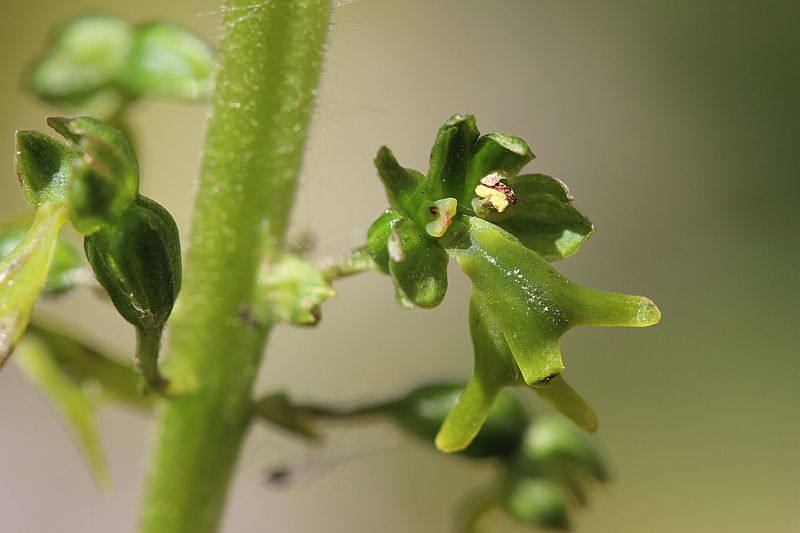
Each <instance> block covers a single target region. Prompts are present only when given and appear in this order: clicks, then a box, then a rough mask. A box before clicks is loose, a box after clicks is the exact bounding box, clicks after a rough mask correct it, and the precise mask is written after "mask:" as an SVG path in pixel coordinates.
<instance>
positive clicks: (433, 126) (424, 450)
mask: <svg viewBox="0 0 800 533" xmlns="http://www.w3.org/2000/svg"><path fill="white" fill-rule="evenodd" d="M98 9H101V10H105V11H109V12H111V13H114V14H118V15H121V16H124V17H125V18H127V19H129V20H131V21H143V20H148V19H153V18H165V19H169V20H173V21H177V22H179V23H181V24H183V25H186V26H188V27H190V28H192V29H194V30H196V31H197V32H199V33H200V34H201V35H203V36H205V37H207V38H208V39H209V40H210V41H212V42H216V41H217V40H218V37H219V31H218V23H219V13H218V12H217V10H218V6H217V2H216V1H214V0H191V1H190V0H173V1H172V2H162V1H158V0H138V1H137V2H127V1H122V0H102V1H101V0H27V1H25V2H11V1H8V0H6V1H4V2H2V6H0V15H1V16H0V65H2V73H3V76H2V77H1V78H0V169H2V178H1V179H0V213H2V217H3V218H6V217H8V216H10V215H12V214H13V213H17V212H20V211H23V210H25V209H26V205H25V204H24V201H23V198H22V195H21V194H20V192H19V189H18V186H17V183H16V179H15V177H14V172H13V155H14V144H13V142H14V130H15V129H38V130H40V131H45V129H46V128H45V123H44V121H45V117H46V116H48V115H49V114H57V110H54V109H52V108H49V107H48V106H46V105H44V104H42V103H40V102H37V101H36V100H35V99H34V98H33V97H31V96H30V95H28V94H26V93H25V92H24V91H23V90H22V89H21V87H20V76H21V74H22V72H23V71H24V69H25V67H26V64H27V63H28V62H29V61H30V59H31V58H32V57H34V56H35V55H36V54H38V53H39V52H40V51H41V49H42V47H43V45H44V42H45V39H46V37H47V36H48V34H49V32H50V30H51V29H52V28H54V27H55V26H56V25H58V24H59V23H61V22H63V21H64V20H66V19H68V18H69V17H71V16H73V15H75V14H78V13H83V12H85V11H87V10H98ZM798 24H800V3H798V2H793V1H789V0H785V1H775V2H754V1H752V2H730V1H727V2H722V1H701V2H697V1H689V0H673V1H669V2H667V1H662V2H638V1H611V2H609V1H604V2H581V3H575V2H544V1H533V0H516V1H512V0H498V1H495V2H488V1H477V0H446V1H445V0H439V1H437V2H430V1H423V0H406V1H403V2H397V1H386V0H360V1H357V2H355V3H352V4H350V5H347V6H345V7H341V8H339V9H337V11H336V12H335V14H334V15H333V27H332V32H331V35H330V45H329V49H328V51H327V56H326V64H325V69H324V70H325V72H324V77H323V82H322V87H321V92H320V95H321V96H320V101H319V105H318V106H317V110H316V115H315V119H314V126H313V134H312V138H311V141H310V144H309V147H308V153H307V155H306V162H305V167H304V172H303V185H302V187H301V189H300V191H299V203H298V205H297V210H296V212H295V217H294V224H293V231H294V233H296V234H299V233H302V232H303V231H311V232H313V233H314V234H315V235H316V237H317V240H318V246H317V248H316V249H315V250H314V252H313V258H314V259H323V258H325V257H326V256H329V255H333V254H338V253H340V252H341V251H344V250H346V249H349V248H351V247H354V246H358V245H359V244H361V243H362V242H363V240H364V235H365V232H366V229H367V228H368V226H369V224H370V223H371V221H372V220H373V219H374V218H375V217H376V216H377V215H378V214H379V213H380V212H381V211H382V210H383V208H384V206H385V204H386V200H385V197H384V194H383V190H382V187H381V185H380V183H379V181H378V179H377V178H376V176H375V171H374V169H373V167H372V163H371V160H372V158H373V156H374V154H375V152H376V150H377V149H378V147H379V146H380V145H381V144H386V145H388V146H390V147H391V148H392V149H393V150H394V152H395V154H396V155H397V156H398V158H399V159H400V161H401V163H402V164H404V165H405V166H410V167H413V168H417V169H420V170H423V171H424V170H425V169H426V165H427V158H428V151H429V149H430V146H431V144H432V141H433V137H434V135H435V132H436V130H437V128H438V127H439V125H440V124H441V123H442V122H443V121H444V120H445V119H447V118H448V117H449V116H450V115H451V114H453V113H456V112H458V113H474V114H476V115H477V117H478V126H479V128H480V129H481V131H482V132H492V131H504V132H509V133H513V134H516V135H519V136H521V137H523V138H524V139H526V140H527V141H528V142H529V144H530V145H531V147H532V148H533V150H534V152H535V153H536V154H537V155H538V158H537V159H536V160H535V161H533V162H532V163H531V164H530V165H529V167H528V168H529V169H530V170H531V171H534V172H544V173H548V174H551V175H553V176H556V177H559V178H561V179H563V180H564V181H565V182H566V183H567V184H568V185H569V186H570V189H571V191H572V193H573V195H574V196H575V197H576V203H577V205H578V206H579V207H580V208H582V209H583V211H584V212H585V213H587V214H588V215H589V216H590V217H591V218H592V220H593V221H594V223H595V225H596V226H597V228H598V233H597V235H596V236H595V237H594V238H592V239H591V240H590V241H589V242H588V243H587V244H586V245H585V246H584V248H583V249H582V251H581V253H580V254H578V255H577V256H575V257H573V258H571V259H568V260H567V261H565V262H563V263H559V264H557V265H556V266H557V268H558V269H559V270H561V271H562V272H563V273H565V274H566V275H567V276H569V277H570V278H571V279H573V280H575V281H577V282H580V283H582V284H586V285H589V286H593V287H597V288H603V289H607V290H615V291H621V292H628V293H634V294H645V295H647V296H650V297H652V298H653V299H654V300H655V301H656V302H657V303H658V305H659V306H660V308H661V310H662V313H663V320H662V322H661V324H660V325H658V326H656V327H653V328H646V329H642V330H631V329H600V328H582V329H578V330H575V331H573V332H571V333H570V334H569V335H567V337H566V338H565V339H564V341H563V345H562V347H563V353H564V359H565V364H566V366H567V370H566V376H567V377H568V379H569V380H570V381H571V382H572V383H573V385H575V387H576V388H577V389H578V390H580V391H581V392H582V393H583V394H584V396H585V397H586V398H587V399H588V400H589V402H590V403H591V404H592V405H593V406H594V408H595V409H596V410H597V412H598V414H599V416H600V430H599V432H598V434H597V439H598V440H599V441H600V442H601V443H602V446H603V448H604V449H605V450H606V453H607V455H608V457H609V459H610V462H611V464H612V470H613V475H614V480H613V483H612V484H611V485H609V486H606V487H601V488H600V490H597V491H593V493H592V495H591V505H590V507H589V508H588V509H584V510H582V511H580V512H579V513H577V515H576V518H575V523H576V524H575V525H576V528H575V529H576V530H577V531H579V532H608V533H612V532H613V533H625V532H631V533H633V532H642V531H647V532H650V533H658V532H674V531H680V532H682V533H691V532H709V531H725V532H727V533H735V532H753V531H769V532H790V531H797V530H798V529H797V528H798V527H799V526H798V524H800V466H799V465H800V462H798V460H797V453H798V451H799V450H800V391H798V379H799V378H800V364H799V363H798V361H799V360H800V353H798V351H800V350H799V348H800V342H799V341H798V339H799V336H798V331H800V318H798V317H799V316H800V314H798V312H797V305H798V304H797V302H798V297H799V296H800V284H799V283H798V279H797V272H798V266H800V263H799V262H798V259H800V239H799V238H798V229H800V223H799V221H798V217H797V213H798V210H799V209H798V208H800V200H798V198H800V197H798V193H799V192H800V186H799V185H798V184H799V183H800V173H798V165H797V155H798V142H799V141H800V32H798ZM204 121H205V110H204V109H203V108H202V107H189V106H181V105H174V104H164V103H150V102H148V103H146V104H142V105H140V106H139V107H138V108H137V110H136V112H135V114H134V126H135V131H136V134H137V136H138V142H139V159H140V162H141V164H142V168H143V177H142V180H143V181H142V187H143V192H144V193H145V194H147V195H148V196H151V197H153V198H155V199H157V200H158V201H159V202H161V203H163V204H164V205H165V206H166V207H168V208H169V209H170V211H172V213H173V214H174V216H175V218H176V219H177V221H178V223H179V225H180V227H181V229H182V231H183V233H184V236H185V235H186V232H187V230H188V224H189V209H190V202H191V190H192V182H193V180H194V178H195V176H196V173H197V169H198V156H199V153H200V150H201V143H202V137H203V130H204ZM337 289H338V292H339V296H338V298H336V299H335V300H333V301H331V302H329V303H327V304H325V306H324V309H323V315H324V319H323V321H322V323H321V325H320V326H319V327H318V328H316V329H313V330H297V329H290V328H288V327H284V328H281V329H280V330H279V331H277V332H276V334H275V335H274V337H273V339H272V343H271V344H270V349H269V354H268V356H267V358H266V360H265V364H264V366H263V367H262V374H261V379H260V382H259V389H260V390H268V389H271V388H275V387H287V388H288V389H289V390H290V391H291V392H292V393H293V394H294V395H296V396H297V397H298V398H301V399H306V400H315V401H320V402H322V401H328V402H332V403H334V404H337V405H354V404H357V403H359V402H362V401H369V400H375V399H380V398H384V397H387V396H391V395H395V394H400V393H402V392H404V391H406V390H407V389H409V388H410V387H412V386H415V385H416V384H419V383H421V382H426V381H432V380H437V379H459V380H466V378H467V376H468V375H469V371H470V368H471V365H472V353H471V347H470V342H469V335H468V331H467V324H466V301H467V294H468V284H467V282H466V279H465V278H464V277H463V276H462V275H461V274H460V273H458V272H456V271H455V270H454V271H453V272H452V276H451V290H450V292H449V293H448V296H447V299H446V301H445V303H444V304H443V305H442V306H441V307H440V308H438V309H436V310H435V311H417V312H406V311H403V310H402V309H400V308H399V307H398V306H397V305H396V304H395V303H394V300H393V296H392V287H391V283H390V282H389V280H388V278H385V277H381V276H379V275H377V274H365V275H363V276H360V277H357V278H354V279H349V280H345V281H342V282H340V283H338V284H337ZM43 307H44V308H45V309H44V310H45V311H47V312H49V313H50V314H53V315H56V316H58V317H60V318H61V320H62V321H63V322H64V323H66V324H72V325H75V326H76V327H79V328H80V329H81V330H82V331H86V332H87V334H90V335H92V336H93V337H94V338H97V339H99V340H101V341H104V342H105V343H106V344H107V345H111V346H114V347H117V348H119V349H121V350H125V349H128V347H130V346H132V343H133V335H132V331H131V329H132V328H130V327H129V326H128V324H127V323H125V322H123V320H122V319H120V318H119V317H118V316H116V313H114V312H112V311H111V308H110V307H109V306H105V305H104V304H102V303H101V302H100V301H99V300H98V299H96V298H95V297H93V296H92V295H91V294H90V293H89V292H88V291H78V292H76V293H74V294H70V295H69V296H67V297H64V298H62V299H60V300H58V301H57V302H56V303H52V304H47V305H45V306H43ZM101 423H102V429H103V438H104V443H105V448H106V452H107V455H108V459H109V462H110V466H111V472H112V479H113V485H112V487H111V489H110V490H109V491H107V492H105V493H101V492H98V491H97V490H96V489H95V487H94V486H93V484H92V481H91V479H90V477H89V475H88V471H87V469H86V468H85V467H84V465H83V464H82V462H81V459H80V457H79V455H78V453H77V452H76V450H75V449H74V447H73V446H72V444H71V442H70V441H69V438H68V437H67V435H66V433H65V432H64V431H63V430H62V428H61V427H60V425H59V422H58V420H57V419H56V418H55V416H54V415H53V413H52V412H51V411H50V410H49V408H48V407H47V405H46V404H45V402H44V400H43V398H42V397H41V396H40V395H39V394H38V393H37V392H36V391H35V390H33V389H32V388H31V387H30V386H29V385H28V384H27V383H26V382H25V381H24V380H23V378H22V376H21V374H20V373H19V372H18V371H17V369H16V368H15V367H14V365H13V364H12V365H9V366H8V367H7V368H5V369H4V370H3V372H2V374H0V531H2V532H4V533H6V532H9V533H26V532H37V533H48V532H59V533H73V532H74V533H78V532H80V533H86V532H95V531H97V532H131V531H133V529H134V524H135V520H136V519H135V516H136V508H137V503H138V492H139V486H140V483H141V481H142V478H143V465H144V460H145V451H146V447H147V444H148V441H149V432H150V425H149V423H148V420H147V419H146V418H145V417H143V416H141V415H137V414H135V413H130V412H128V411H125V410H123V409H116V408H110V409H106V410H105V411H103V413H102V416H101ZM276 465H287V466H289V468H290V469H292V470H293V471H294V472H295V474H296V475H295V478H294V479H295V481H294V483H292V484H291V485H290V486H289V487H288V488H286V489H282V490H277V489H275V488H274V487H269V486H268V485H267V484H266V483H265V481H264V470H265V468H269V467H274V466H276ZM491 476H492V471H491V467H490V466H487V465H477V466H476V465H474V464H471V463H467V462H465V461H462V460H460V459H459V458H453V457H445V456H441V455H438V454H437V453H435V452H434V451H433V450H432V448H430V447H426V446H425V445H423V444H420V443H417V442H412V441H410V440H407V439H406V438H405V437H403V436H402V435H401V434H400V433H399V432H397V431H394V430H393V429H392V428H390V427H387V426H382V425H380V424H378V425H376V426H369V427H364V428H351V429H336V430H334V431H332V432H331V433H330V439H329V441H328V443H327V444H326V446H325V447H324V448H311V447H308V446H306V445H304V444H302V443H300V442H298V441H295V440H292V439H290V438H288V437H285V436H283V435H280V434H277V433H274V432H269V431H267V430H265V428H263V427H256V428H254V430H253V431H252V432H251V434H250V436H249V439H248V441H247V444H246V448H245V451H244V454H243V456H242V461H241V464H240V468H239V472H238V475H237V477H236V481H235V485H234V488H233V491H232V494H231V500H230V506H229V510H228V513H227V515H226V518H225V526H224V531H225V532H228V533H234V532H236V533H250V532H278V531H280V532H293V533H294V532H298V533H302V532H320V531H325V532H368V531H377V530H380V531H383V532H386V533H408V532H419V533H440V532H444V531H449V528H450V524H451V520H452V513H451V510H452V508H453V506H454V505H455V504H456V502H457V501H458V500H459V498H460V497H461V496H462V495H463V494H464V493H465V492H467V491H468V490H470V489H471V488H472V487H478V486H480V485H481V484H482V483H484V482H486V481H487V480H489V479H490V478H491ZM496 524H497V526H496V529H495V530H497V531H522V530H521V529H517V527H516V526H514V525H512V524H510V523H509V522H506V521H503V519H502V518H498V519H497V522H496Z"/></svg>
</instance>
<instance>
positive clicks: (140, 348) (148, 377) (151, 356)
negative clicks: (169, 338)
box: [134, 328, 167, 391]
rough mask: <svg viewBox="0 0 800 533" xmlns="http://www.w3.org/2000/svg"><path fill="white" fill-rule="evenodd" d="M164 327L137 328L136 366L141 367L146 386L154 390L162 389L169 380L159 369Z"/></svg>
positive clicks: (140, 370)
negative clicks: (159, 354) (159, 353)
mask: <svg viewBox="0 0 800 533" xmlns="http://www.w3.org/2000/svg"><path fill="white" fill-rule="evenodd" d="M163 331H164V328H158V329H144V328H136V357H135V359H134V361H135V363H136V368H138V369H139V372H141V374H142V376H143V377H144V380H145V382H146V386H147V387H148V388H151V389H152V390H154V391H162V390H164V387H166V386H167V380H166V379H164V376H162V375H161V372H160V371H159V370H158V352H159V351H160V350H161V334H162V333H163Z"/></svg>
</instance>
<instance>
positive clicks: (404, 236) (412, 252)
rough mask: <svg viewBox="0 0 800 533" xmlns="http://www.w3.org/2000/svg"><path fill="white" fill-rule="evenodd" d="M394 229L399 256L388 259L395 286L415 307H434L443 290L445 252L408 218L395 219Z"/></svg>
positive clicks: (445, 286)
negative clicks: (400, 251) (396, 221)
mask: <svg viewBox="0 0 800 533" xmlns="http://www.w3.org/2000/svg"><path fill="white" fill-rule="evenodd" d="M394 232H395V233H396V235H397V240H398V241H399V247H400V250H402V253H401V254H399V257H390V260H389V274H390V275H391V277H392V281H394V284H395V287H396V288H397V290H398V291H399V292H400V293H401V296H402V297H404V298H405V299H407V300H408V301H409V302H411V303H412V304H414V305H415V306H419V307H422V308H423V309H432V308H434V307H436V306H437V305H439V304H440V303H442V300H443V299H444V296H445V293H446V292H447V263H448V256H447V252H445V251H444V249H442V248H441V247H440V246H439V245H437V244H436V243H435V242H432V241H431V240H430V239H429V238H428V236H427V234H426V233H425V232H424V231H421V230H420V228H419V226H417V225H416V224H415V223H414V222H412V221H410V220H401V221H400V222H398V223H397V224H396V225H395V226H394ZM390 256H391V253H390Z"/></svg>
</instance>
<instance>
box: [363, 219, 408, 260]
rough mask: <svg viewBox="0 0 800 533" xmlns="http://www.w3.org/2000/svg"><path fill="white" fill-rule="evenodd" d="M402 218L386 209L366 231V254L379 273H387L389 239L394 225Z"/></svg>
mask: <svg viewBox="0 0 800 533" xmlns="http://www.w3.org/2000/svg"><path fill="white" fill-rule="evenodd" d="M402 218H403V217H402V216H401V215H400V213H398V212H397V211H395V210H394V209H387V210H386V211H385V212H384V213H383V214H382V215H381V216H379V217H378V218H377V219H376V220H375V222H373V223H372V225H371V226H370V227H369V230H368V231H367V252H369V255H370V257H372V260H373V261H375V264H376V265H377V267H378V268H379V269H380V271H381V272H383V273H385V274H388V273H389V250H388V245H389V237H390V236H391V235H392V231H393V229H394V225H395V224H397V221H399V220H401V219H402Z"/></svg>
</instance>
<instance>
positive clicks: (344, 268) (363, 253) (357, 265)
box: [319, 248, 378, 281]
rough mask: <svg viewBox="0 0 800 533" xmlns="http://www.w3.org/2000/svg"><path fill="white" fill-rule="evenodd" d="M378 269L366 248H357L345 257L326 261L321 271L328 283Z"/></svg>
mask: <svg viewBox="0 0 800 533" xmlns="http://www.w3.org/2000/svg"><path fill="white" fill-rule="evenodd" d="M377 268H378V267H377V265H376V264H375V261H374V260H373V259H372V257H370V255H369V252H367V250H366V248H357V249H355V250H352V251H351V252H350V253H348V254H347V255H345V256H342V257H335V258H330V259H326V260H325V261H323V262H322V263H321V264H320V265H319V270H320V272H322V275H323V276H324V277H325V279H327V280H328V281H333V280H335V279H339V278H346V277H348V276H353V275H355V274H359V273H361V272H365V271H367V270H376V269H377Z"/></svg>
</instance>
